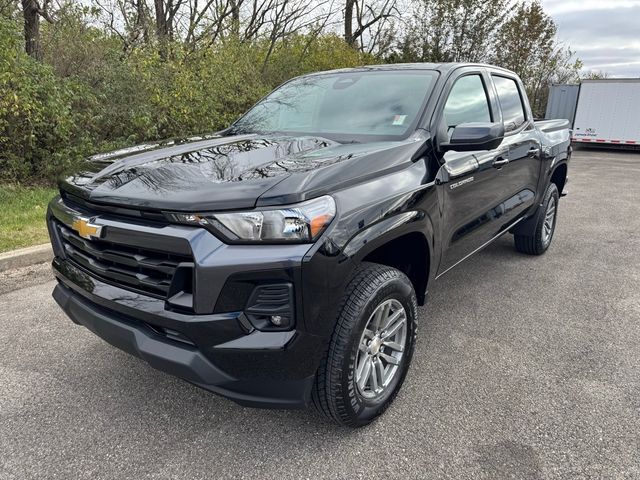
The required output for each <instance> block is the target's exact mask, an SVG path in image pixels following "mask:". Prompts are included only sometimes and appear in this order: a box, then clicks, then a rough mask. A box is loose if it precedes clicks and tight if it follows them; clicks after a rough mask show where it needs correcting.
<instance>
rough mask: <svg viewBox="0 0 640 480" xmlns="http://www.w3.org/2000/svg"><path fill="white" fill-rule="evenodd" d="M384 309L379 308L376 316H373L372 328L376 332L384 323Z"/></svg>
mask: <svg viewBox="0 0 640 480" xmlns="http://www.w3.org/2000/svg"><path fill="white" fill-rule="evenodd" d="M383 310H384V308H379V309H378V310H377V311H376V313H375V315H374V316H373V320H372V322H371V328H372V329H373V331H374V332H377V331H378V329H379V328H380V322H381V321H382V312H383Z"/></svg>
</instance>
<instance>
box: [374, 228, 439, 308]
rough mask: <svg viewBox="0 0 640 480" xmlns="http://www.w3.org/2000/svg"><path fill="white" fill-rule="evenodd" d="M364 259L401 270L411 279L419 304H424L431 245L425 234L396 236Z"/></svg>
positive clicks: (414, 233)
mask: <svg viewBox="0 0 640 480" xmlns="http://www.w3.org/2000/svg"><path fill="white" fill-rule="evenodd" d="M363 261H364V262H373V263H379V264H382V265H387V266H389V267H393V268H397V269H398V270H400V271H401V272H402V273H404V274H405V275H406V276H407V277H409V280H411V283H412V284H413V289H414V290H415V291H416V296H417V298H418V304H419V305H424V301H425V291H426V289H427V282H428V279H429V245H428V244H427V240H426V239H425V238H424V235H422V234H420V233H417V232H413V233H408V234H406V235H403V236H402V237H398V238H395V239H393V240H391V241H390V242H388V243H385V244H384V245H382V246H380V247H378V248H376V249H375V250H374V251H372V252H370V253H368V254H367V256H366V257H365V258H364V259H363Z"/></svg>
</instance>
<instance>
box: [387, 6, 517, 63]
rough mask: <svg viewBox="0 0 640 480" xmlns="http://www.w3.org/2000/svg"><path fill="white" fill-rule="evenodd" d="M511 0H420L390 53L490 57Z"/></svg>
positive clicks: (429, 58)
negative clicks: (488, 0)
mask: <svg viewBox="0 0 640 480" xmlns="http://www.w3.org/2000/svg"><path fill="white" fill-rule="evenodd" d="M510 4H511V0H494V1H491V2H487V1H485V0H416V3H414V9H413V10H412V11H411V12H410V13H409V15H408V17H409V20H407V21H406V32H407V33H406V34H405V35H404V37H403V38H402V39H401V40H400V42H399V43H398V45H397V48H396V49H395V51H394V52H393V53H392V54H391V55H390V56H389V57H388V59H389V60H392V61H405V62H480V61H486V60H487V58H488V56H489V54H490V52H491V47H492V44H493V37H494V35H495V33H496V31H497V29H498V28H499V27H500V25H501V24H502V23H503V22H504V19H505V17H506V13H507V11H508V10H507V7H508V6H509V5H510Z"/></svg>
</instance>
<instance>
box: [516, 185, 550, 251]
mask: <svg viewBox="0 0 640 480" xmlns="http://www.w3.org/2000/svg"><path fill="white" fill-rule="evenodd" d="M559 198H560V196H559V195H558V187H556V185H555V183H551V184H549V186H548V187H547V190H546V191H545V195H544V198H543V201H542V204H541V205H540V207H538V210H537V212H536V213H535V216H536V223H535V228H534V229H533V232H532V233H531V234H529V235H518V234H516V235H514V240H515V245H516V250H518V251H519V252H522V253H526V254H528V255H542V254H543V253H544V252H546V251H547V248H549V245H551V240H552V239H553V234H554V233H555V230H556V220H557V217H558V200H559Z"/></svg>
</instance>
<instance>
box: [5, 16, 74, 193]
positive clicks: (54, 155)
mask: <svg viewBox="0 0 640 480" xmlns="http://www.w3.org/2000/svg"><path fill="white" fill-rule="evenodd" d="M17 32H19V30H18V29H17V27H16V25H14V24H13V23H12V22H8V21H6V20H2V19H0V179H2V180H13V181H15V180H20V181H38V180H41V179H48V178H53V177H55V175H56V174H58V173H60V172H61V171H63V170H64V169H65V168H67V167H69V166H70V163H71V162H72V161H73V159H74V158H75V157H77V155H78V153H79V152H78V149H79V148H81V145H82V143H83V142H82V141H78V139H76V138H75V137H76V131H75V123H74V114H73V112H72V110H71V104H70V100H71V96H72V92H71V90H70V89H68V88H67V86H66V85H65V83H64V82H62V81H60V80H59V79H58V78H57V77H56V76H55V74H54V73H53V70H52V69H51V67H50V66H48V65H42V64H39V63H37V62H34V61H33V60H32V59H31V58H29V57H28V56H27V55H26V54H24V53H23V52H22V50H21V44H20V40H21V39H20V37H19V35H18V34H17Z"/></svg>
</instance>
